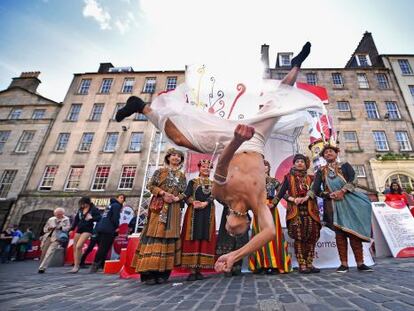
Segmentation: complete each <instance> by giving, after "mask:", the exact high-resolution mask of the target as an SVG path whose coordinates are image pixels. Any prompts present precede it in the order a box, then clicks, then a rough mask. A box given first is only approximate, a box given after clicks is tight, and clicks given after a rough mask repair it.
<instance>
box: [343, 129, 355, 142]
mask: <svg viewBox="0 0 414 311" xmlns="http://www.w3.org/2000/svg"><path fill="white" fill-rule="evenodd" d="M344 140H345V142H349V143H355V142H358V138H357V133H356V132H354V131H349V132H344Z"/></svg>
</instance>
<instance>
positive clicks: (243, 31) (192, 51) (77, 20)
mask: <svg viewBox="0 0 414 311" xmlns="http://www.w3.org/2000/svg"><path fill="white" fill-rule="evenodd" d="M413 12H414V2H413V1H411V0H394V1H391V0H389V1H388V0H342V1H338V0H312V1H309V0H296V1H295V0H290V1H276V0H255V1H251V0H208V1H206V0H0V90H3V89H5V88H7V87H8V86H9V84H10V82H11V79H12V78H13V77H17V76H19V75H20V73H21V72H23V71H41V75H40V76H39V78H40V80H41V81H42V83H41V85H40V86H39V88H38V92H39V93H40V94H41V95H43V96H45V97H48V98H50V99H52V100H55V101H58V102H60V101H63V99H64V96H65V94H66V92H67V90H68V88H69V85H70V82H71V80H72V78H73V74H74V73H82V72H96V71H97V70H98V67H99V63H101V62H111V63H112V64H113V65H114V66H132V67H133V68H134V70H136V71H142V70H184V68H185V65H188V64H194V63H196V64H214V65H215V66H221V67H228V68H237V70H241V71H242V70H244V69H245V68H248V67H249V66H250V65H251V64H255V63H257V62H258V61H259V59H260V48H261V45H262V44H268V45H269V46H270V66H274V65H275V62H276V53H277V52H294V53H297V52H298V51H299V50H300V48H301V46H302V45H303V44H304V43H305V42H306V41H310V42H311V43H312V52H311V55H310V57H309V58H308V59H307V60H306V63H304V66H303V67H305V68H306V67H308V68H335V67H344V66H345V64H346V62H347V61H348V59H349V58H350V56H351V54H352V53H353V51H354V50H355V48H356V47H357V45H358V43H359V41H360V40H361V38H362V35H363V34H364V32H365V31H369V32H371V33H372V34H373V37H374V40H375V43H376V45H377V48H378V51H379V53H380V54H414V40H413V38H414V19H413V14H412V13H413Z"/></svg>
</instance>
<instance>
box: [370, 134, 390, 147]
mask: <svg viewBox="0 0 414 311" xmlns="http://www.w3.org/2000/svg"><path fill="white" fill-rule="evenodd" d="M372 133H373V135H374V141H375V147H376V149H377V151H388V150H389V148H388V141H387V136H386V135H385V132H384V131H373V132H372Z"/></svg>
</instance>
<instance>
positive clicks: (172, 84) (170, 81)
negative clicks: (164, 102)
mask: <svg viewBox="0 0 414 311" xmlns="http://www.w3.org/2000/svg"><path fill="white" fill-rule="evenodd" d="M176 87H177V77H168V78H167V85H166V86H165V90H167V91H169V90H174V89H175V88H176Z"/></svg>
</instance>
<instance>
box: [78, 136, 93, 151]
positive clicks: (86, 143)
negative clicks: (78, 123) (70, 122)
mask: <svg viewBox="0 0 414 311" xmlns="http://www.w3.org/2000/svg"><path fill="white" fill-rule="evenodd" d="M93 136H94V133H83V135H82V139H81V142H80V144H79V151H89V150H90V149H91V146H92V141H93Z"/></svg>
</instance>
